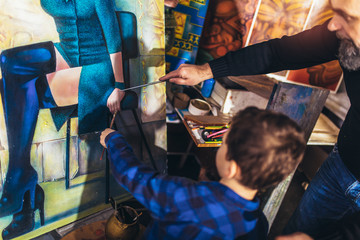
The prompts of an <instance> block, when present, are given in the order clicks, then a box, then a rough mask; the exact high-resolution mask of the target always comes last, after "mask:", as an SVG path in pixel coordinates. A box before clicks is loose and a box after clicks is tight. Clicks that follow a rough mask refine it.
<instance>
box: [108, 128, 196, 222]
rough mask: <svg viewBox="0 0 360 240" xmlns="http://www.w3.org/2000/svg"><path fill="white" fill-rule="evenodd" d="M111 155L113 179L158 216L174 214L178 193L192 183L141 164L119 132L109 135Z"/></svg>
mask: <svg viewBox="0 0 360 240" xmlns="http://www.w3.org/2000/svg"><path fill="white" fill-rule="evenodd" d="M105 142H106V146H107V151H108V153H109V157H110V164H111V169H112V172H113V175H114V176H115V178H116V180H117V182H118V183H119V184H120V185H121V186H122V187H124V188H125V189H126V190H127V191H129V192H130V193H131V194H132V195H133V196H134V197H135V198H136V199H137V200H138V201H139V202H140V203H142V204H143V205H144V206H145V207H146V208H148V209H149V210H150V211H151V212H152V213H153V215H154V216H157V217H159V218H162V217H164V216H165V215H166V214H167V213H169V212H170V211H172V210H174V197H173V195H174V190H175V189H179V188H181V187H182V186H183V185H184V184H186V183H187V182H189V183H190V182H191V180H187V179H182V180H179V178H176V177H172V176H168V175H164V174H160V173H159V172H157V171H155V170H154V169H152V168H151V167H149V166H147V165H145V164H143V163H142V162H140V161H139V160H138V159H137V158H136V156H135V154H134V152H133V150H132V148H131V146H130V145H129V144H128V143H127V142H126V140H125V138H124V137H123V136H122V135H121V134H120V133H118V132H113V133H111V134H109V135H108V136H107V137H106V139H105Z"/></svg>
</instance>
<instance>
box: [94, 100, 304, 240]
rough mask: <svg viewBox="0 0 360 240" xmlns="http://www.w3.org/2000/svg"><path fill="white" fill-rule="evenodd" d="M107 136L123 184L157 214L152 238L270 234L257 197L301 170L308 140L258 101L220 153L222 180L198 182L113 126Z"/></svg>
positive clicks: (237, 119)
mask: <svg viewBox="0 0 360 240" xmlns="http://www.w3.org/2000/svg"><path fill="white" fill-rule="evenodd" d="M100 142H101V144H102V145H103V146H104V147H107V149H108V152H109V156H110V161H111V167H112V171H113V174H114V176H115V178H116V179H117V181H118V183H119V184H120V185H121V186H123V187H124V188H125V189H127V190H128V191H129V192H130V193H132V194H133V196H134V197H135V198H136V199H137V200H138V201H139V202H140V203H142V204H143V205H144V206H145V207H146V208H147V209H148V210H150V211H151V213H152V217H153V222H152V224H151V225H150V226H149V227H148V229H147V232H146V233H145V237H146V238H148V239H236V238H238V239H240V238H241V239H266V234H267V231H268V229H267V222H266V220H265V219H264V215H263V214H262V212H261V210H260V209H259V200H258V199H257V198H256V197H255V195H256V193H257V191H258V189H260V188H265V187H269V186H271V185H274V184H277V183H279V182H280V181H281V180H283V179H284V178H285V177H287V176H288V175H289V174H290V173H291V172H292V171H294V169H295V167H296V166H297V165H298V163H299V161H300V160H301V159H302V156H303V152H304V150H305V146H306V142H305V140H304V136H303V133H302V131H301V129H300V128H299V126H298V125H297V124H296V123H295V122H294V121H293V120H291V119H290V118H288V117H287V116H285V115H283V114H279V113H275V112H271V111H268V110H259V109H257V108H255V107H250V108H247V109H245V110H243V111H240V112H238V113H237V114H236V115H235V116H234V117H233V119H232V123H231V126H230V129H229V131H228V132H227V133H226V134H225V135H224V138H223V144H222V145H221V147H220V148H219V150H218V152H217V154H216V168H217V170H218V173H219V176H220V181H219V182H194V181H192V180H190V179H186V178H182V177H174V176H167V175H162V174H160V173H158V172H156V171H154V170H153V169H152V168H150V167H147V166H145V165H144V164H142V163H141V162H139V161H138V160H137V159H136V157H135V155H134V153H133V152H132V149H131V148H130V146H128V145H127V143H126V141H125V139H124V138H123V137H122V136H121V135H120V134H119V133H117V132H115V131H114V130H112V129H106V130H105V131H103V132H102V134H101V137H100Z"/></svg>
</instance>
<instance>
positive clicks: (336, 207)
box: [160, 0, 360, 238]
mask: <svg viewBox="0 0 360 240" xmlns="http://www.w3.org/2000/svg"><path fill="white" fill-rule="evenodd" d="M329 2H330V5H331V7H332V9H333V11H334V17H333V18H332V19H330V20H329V21H327V22H326V23H325V24H323V25H321V26H316V27H314V28H312V29H310V30H308V31H304V32H302V33H299V34H297V35H294V36H291V37H288V36H284V37H283V38H281V39H272V40H269V41H267V42H263V43H259V44H255V45H252V46H249V47H246V48H243V49H240V50H238V51H236V52H230V53H228V54H226V55H225V56H224V57H222V58H218V59H215V60H213V61H211V62H209V63H207V64H204V65H201V66H195V65H188V64H184V65H181V66H180V67H179V68H178V69H177V70H175V71H173V72H170V73H168V74H167V75H165V76H164V77H162V78H160V80H166V79H170V81H171V82H174V83H176V84H182V85H195V84H198V83H200V82H201V81H204V80H206V79H209V78H218V77H223V76H233V75H254V74H264V73H270V72H276V71H280V70H285V69H300V68H305V67H309V66H314V65H317V64H321V63H325V62H328V61H332V60H335V59H338V60H339V62H340V65H341V67H342V70H343V73H344V81H345V84H346V89H347V94H348V96H349V98H350V102H351V107H350V109H349V111H348V113H347V116H346V118H345V121H344V123H343V125H342V127H341V130H340V133H339V137H338V142H337V145H336V146H335V147H334V149H333V151H332V152H331V153H330V155H329V157H328V159H327V160H326V161H325V162H324V163H323V165H322V167H321V168H320V170H319V171H318V173H317V175H316V176H315V178H314V179H313V180H312V182H311V184H310V186H309V187H308V189H307V191H306V192H305V194H304V196H303V198H302V201H301V202H300V204H299V206H298V209H297V210H296V211H295V213H294V215H293V217H292V218H291V220H290V222H289V224H288V226H287V227H286V229H285V233H293V232H296V231H300V232H305V233H307V234H308V235H310V236H312V237H314V238H316V237H317V236H319V235H322V234H323V233H324V232H326V231H327V230H328V229H329V228H330V227H331V226H332V225H335V222H336V221H338V220H339V219H340V218H342V217H346V216H348V215H350V214H353V213H354V212H358V211H359V209H360V196H359V195H360V183H359V181H358V179H360V94H359V93H360V1H359V0H330V1H329Z"/></svg>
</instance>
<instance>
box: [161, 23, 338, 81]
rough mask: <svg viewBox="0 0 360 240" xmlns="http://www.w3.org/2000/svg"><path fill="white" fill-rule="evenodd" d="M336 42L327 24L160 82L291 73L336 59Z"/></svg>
mask: <svg viewBox="0 0 360 240" xmlns="http://www.w3.org/2000/svg"><path fill="white" fill-rule="evenodd" d="M337 51H338V39H337V37H336V35H335V33H333V32H330V31H329V30H328V29H327V22H326V23H324V24H323V25H319V26H316V27H314V28H312V29H310V30H307V31H304V32H301V33H299V34H296V35H294V36H284V37H282V38H281V39H272V40H269V41H266V42H262V43H258V44H254V45H251V46H248V47H245V48H242V49H239V50H237V51H234V52H228V53H227V54H226V55H225V56H223V57H220V58H218V59H215V60H212V61H210V62H209V63H208V64H205V65H201V66H196V65H190V64H184V65H181V66H180V67H179V68H178V69H177V70H175V71H173V72H170V73H168V74H167V75H165V76H164V77H162V78H160V80H167V79H170V82H174V83H177V84H182V85H195V84H198V83H200V82H202V81H204V80H206V79H208V78H211V77H213V78H218V77H226V76H241V75H256V74H265V73H272V72H277V71H281V70H294V69H301V68H306V67H309V66H314V65H318V64H321V63H324V62H328V61H331V60H335V59H336V54H337Z"/></svg>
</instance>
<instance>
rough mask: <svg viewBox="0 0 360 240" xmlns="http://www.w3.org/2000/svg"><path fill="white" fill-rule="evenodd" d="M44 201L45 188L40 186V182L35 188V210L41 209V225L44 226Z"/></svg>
mask: <svg viewBox="0 0 360 240" xmlns="http://www.w3.org/2000/svg"><path fill="white" fill-rule="evenodd" d="M44 201H45V193H44V190H43V189H42V188H41V187H40V185H39V184H37V185H36V188H35V210H34V211H36V209H39V215H40V224H41V226H44V224H45V212H44Z"/></svg>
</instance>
